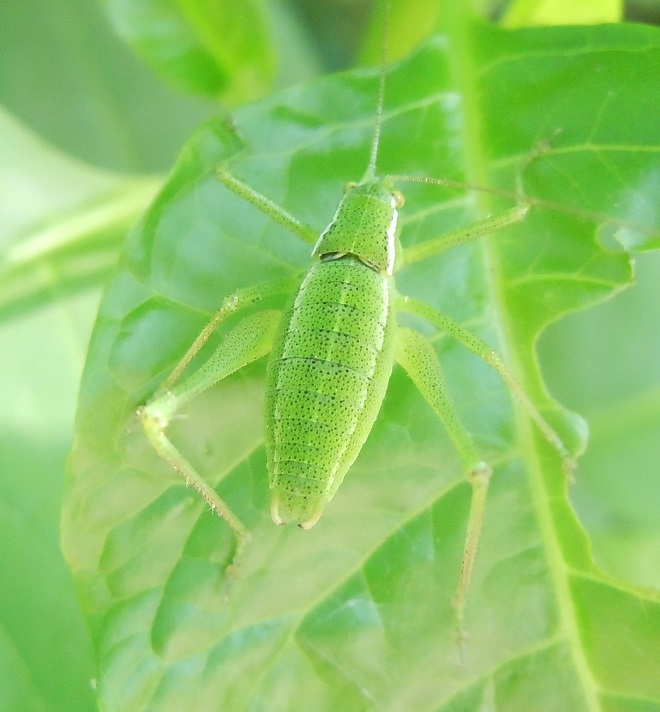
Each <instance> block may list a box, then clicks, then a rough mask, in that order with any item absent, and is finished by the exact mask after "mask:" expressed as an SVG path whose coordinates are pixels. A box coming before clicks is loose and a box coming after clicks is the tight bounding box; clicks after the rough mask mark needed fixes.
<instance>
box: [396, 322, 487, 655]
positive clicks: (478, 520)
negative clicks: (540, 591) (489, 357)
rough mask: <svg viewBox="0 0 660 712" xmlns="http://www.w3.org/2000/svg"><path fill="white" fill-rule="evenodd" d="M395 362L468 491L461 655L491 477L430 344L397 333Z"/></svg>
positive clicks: (457, 600)
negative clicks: (449, 445) (431, 417)
mask: <svg viewBox="0 0 660 712" xmlns="http://www.w3.org/2000/svg"><path fill="white" fill-rule="evenodd" d="M396 359H397V361H398V362H399V363H400V364H401V365H402V366H403V368H404V369H405V370H406V372H407V373H408V375H409V376H410V378H411V379H412V381H413V383H414V384H415V386H416V387H417V388H418V390H419V392H420V393H421V394H422V395H423V396H424V399H425V400H426V402H427V403H428V404H429V405H430V406H431V408H433V410H434V411H435V412H436V414H437V416H438V418H439V419H440V421H441V422H442V424H443V425H444V427H445V429H446V430H447V432H448V434H449V436H450V438H451V439H452V442H453V443H454V445H455V447H456V449H457V451H458V454H459V456H460V458H461V462H462V463H463V467H464V470H465V472H466V476H467V479H468V482H469V483H470V486H471V488H472V498H471V501H470V514H469V517H468V524H467V531H466V535H465V544H464V548H463V563H462V566H461V576H460V579H459V582H458V587H457V589H456V593H455V595H454V599H453V605H454V609H455V611H456V634H457V639H458V642H459V645H460V646H461V657H462V655H463V647H462V645H463V641H464V640H465V633H464V630H463V618H464V613H465V606H466V603H467V595H468V591H469V588H470V581H471V579H472V571H473V569H474V562H475V561H476V558H477V550H478V548H479V537H480V535H481V528H482V524H483V518H484V511H485V506H486V496H487V494H488V485H489V482H490V477H491V468H490V465H488V463H486V462H484V461H483V460H481V459H480V458H479V455H478V453H477V450H476V448H475V446H474V443H473V442H472V438H471V437H470V435H469V433H468V432H467V431H466V430H465V428H464V427H463V426H462V424H461V422H460V420H459V418H458V415H457V414H456V410H455V408H454V405H453V403H452V401H451V398H450V396H449V394H448V393H447V389H446V387H445V379H444V375H443V373H442V368H441V366H440V362H439V361H438V357H437V355H436V353H435V351H434V349H433V347H432V346H431V344H430V343H429V342H428V341H427V340H426V339H425V338H424V337H423V336H422V335H421V334H419V333H418V332H416V331H413V330H412V329H408V328H405V327H400V328H399V329H398V330H397V351H396Z"/></svg>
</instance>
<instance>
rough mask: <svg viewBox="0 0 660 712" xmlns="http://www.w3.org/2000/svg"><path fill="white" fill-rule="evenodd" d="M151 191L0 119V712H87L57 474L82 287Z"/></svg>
mask: <svg viewBox="0 0 660 712" xmlns="http://www.w3.org/2000/svg"><path fill="white" fill-rule="evenodd" d="M154 189H155V185H154V180H152V179H149V180H144V179H143V180H138V179H134V178H121V177H119V176H115V175H111V174H108V173H103V172H101V171H98V170H94V169H92V168H90V167H89V166H86V165H83V164H81V163H78V162H76V161H73V160H72V159H70V158H67V157H65V156H64V155H62V154H60V153H59V152H57V151H55V150H54V149H53V148H52V147H50V146H47V145H46V144H45V143H44V142H43V141H41V140H39V139H37V138H36V137H35V136H33V135H32V134H30V133H29V132H28V131H27V130H26V129H24V128H23V127H21V126H20V125H19V124H18V123H17V122H16V121H15V120H14V119H13V118H11V117H10V116H9V115H7V114H6V113H0V226H1V227H0V373H1V374H2V388H1V389H0V405H1V407H0V463H2V477H1V478H0V508H1V510H2V516H1V520H2V527H1V531H2V536H0V561H2V571H3V575H2V576H1V577H0V620H1V621H2V627H1V628H0V679H2V680H3V683H2V685H1V686H0V687H1V688H2V689H1V690H0V709H2V710H11V712H23V711H24V712H36V711H41V710H44V711H48V712H55V711H61V712H78V711H79V710H80V711H81V712H82V711H87V710H92V709H94V706H95V705H94V699H93V694H92V689H91V679H92V676H93V667H92V663H91V659H92V657H91V650H90V645H89V640H88V634H87V631H86V630H85V627H84V623H83V621H82V617H81V615H80V611H79V608H78V607H77V603H76V599H75V595H74V591H73V586H72V583H71V580H70V574H69V571H68V570H67V568H66V565H65V563H64V560H63V559H62V554H61V552H60V548H59V516H60V506H61V496H62V473H63V471H64V461H65V458H66V454H67V452H68V450H69V449H70V447H71V432H72V423H73V412H74V408H75V398H76V391H77V387H78V380H79V377H80V372H81V370H82V361H83V354H84V352H85V348H86V343H87V339H88V336H89V332H90V330H91V326H92V322H93V317H94V313H95V311H96V309H97V305H98V291H95V289H94V288H95V287H96V290H98V286H97V285H98V283H99V281H100V280H107V276H108V273H109V271H110V270H111V269H112V268H113V267H114V266H115V262H116V257H117V251H118V246H119V244H120V242H121V240H122V238H123V236H124V233H125V231H126V227H127V224H128V223H130V222H133V221H134V220H135V218H136V216H137V214H138V213H139V212H140V211H141V210H142V209H143V208H144V205H145V203H146V202H147V201H148V200H149V199H150V197H151V196H152V195H153V193H154ZM19 316H20V318H17V317H19Z"/></svg>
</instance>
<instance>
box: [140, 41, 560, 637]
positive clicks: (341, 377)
mask: <svg viewBox="0 0 660 712" xmlns="http://www.w3.org/2000/svg"><path fill="white" fill-rule="evenodd" d="M386 37H387V35H386V33H385V40H384V43H383V46H384V47H386V46H387V39H386ZM384 94H385V68H384V62H382V63H381V71H380V80H379V91H378V100H377V106H376V120H375V129H374V133H373V140H372V144H371V152H370V156H368V157H365V159H366V162H367V167H366V170H365V172H364V174H363V176H362V178H361V179H360V180H359V181H358V182H356V183H349V184H348V185H347V186H346V189H345V193H344V195H343V197H342V198H341V200H340V202H339V206H338V207H337V209H336V212H335V215H334V217H333V218H332V220H331V221H330V223H329V225H328V226H327V227H326V229H325V230H323V231H322V232H321V233H320V235H319V233H318V231H317V230H315V229H314V228H312V227H310V226H308V225H306V224H304V223H303V222H301V221H299V220H298V219H297V218H296V217H294V216H293V215H291V214H289V213H288V212H287V211H286V210H285V209H283V208H282V207H280V206H279V205H277V204H276V203H274V202H273V201H271V200H270V199H269V198H267V197H266V196H264V195H262V194H260V193H259V192H257V191H256V190H254V189H253V188H251V187H250V186H248V185H247V184H246V183H244V182H243V181H241V180H240V179H239V178H237V177H236V176H234V175H233V174H232V172H231V169H230V166H229V165H228V164H221V165H218V166H216V167H215V175H216V177H217V179H218V180H219V181H220V182H221V183H222V184H224V186H225V187H226V188H228V189H229V190H231V191H233V192H234V193H235V194H237V195H238V196H240V197H241V198H243V199H245V200H246V201H248V202H249V203H251V204H252V205H253V206H254V207H255V208H256V209H258V210H260V211H262V212H263V213H265V214H266V215H267V216H268V217H269V218H271V219H272V220H274V221H276V222H277V223H279V224H280V225H282V226H284V227H285V228H287V229H288V230H289V231H290V232H292V233H293V234H294V235H296V236H297V237H298V238H300V239H301V240H303V241H304V242H305V243H307V244H308V245H309V247H310V248H311V259H312V264H311V267H310V268H309V271H308V272H307V273H306V274H305V275H304V276H302V277H296V278H295V279H294V280H285V281H283V280H281V279H279V280H275V281H272V282H266V283H262V284H259V285H256V286H253V287H247V288H243V289H240V290H238V291H236V292H235V293H234V294H231V295H229V296H227V297H226V298H225V299H224V301H223V303H222V305H221V306H220V308H219V310H218V311H217V312H216V314H215V315H214V316H213V318H212V319H211V321H210V322H209V323H208V324H207V326H206V327H205V328H204V329H203V331H202V332H201V333H200V334H199V336H198V337H197V339H196V340H195V341H194V343H193V344H192V346H191V347H190V348H189V349H188V351H187V352H186V354H185V355H184V356H183V358H182V359H181V360H180V362H179V363H178V365H177V366H176V367H175V369H174V371H173V372H172V373H171V374H170V376H169V377H168V378H167V379H166V381H165V382H164V383H163V384H162V386H161V387H160V388H159V390H158V391H157V393H156V394H155V395H154V397H153V398H152V399H150V400H149V401H148V402H147V403H146V404H145V405H143V406H141V407H140V408H139V410H138V413H139V417H140V419H141V421H142V424H143V426H144V430H145V432H146V435H147V437H148V439H149V441H150V442H151V444H152V445H153V447H154V448H155V450H156V451H157V452H158V454H159V455H160V456H161V457H162V458H164V459H165V460H166V461H167V462H168V463H169V464H170V465H171V466H172V467H173V468H174V469H175V470H177V471H178V472H179V473H180V474H181V475H182V476H183V477H184V479H185V481H186V483H187V484H188V485H190V486H192V487H194V488H195V489H196V490H197V491H198V492H199V493H200V494H201V496H202V497H203V498H204V499H205V500H206V501H207V503H208V504H209V505H210V507H211V508H212V509H213V511H214V512H215V513H216V514H218V515H219V516H220V517H222V518H223V519H224V520H225V521H226V522H227V524H228V525H229V527H231V529H232V530H233V532H234V534H235V536H236V540H237V546H236V551H235V554H234V557H233V561H232V565H231V567H230V568H231V569H232V570H233V573H234V575H236V571H237V570H238V565H239V561H240V557H241V554H242V553H243V552H244V550H245V547H246V546H247V545H248V543H249V541H250V532H249V531H248V529H247V528H246V527H245V525H244V524H243V523H242V522H241V520H240V519H239V518H238V517H237V516H236V515H235V514H234V513H233V512H232V510H231V509H230V507H229V506H228V505H227V504H226V503H225V502H224V501H223V500H222V499H221V498H220V496H219V495H218V494H217V492H216V491H215V490H214V489H213V488H212V487H210V486H209V485H208V484H207V483H206V482H205V480H204V477H203V476H202V475H201V474H199V473H198V472H197V471H196V470H195V468H194V467H193V466H192V465H191V464H190V463H189V462H188V461H187V460H186V458H185V457H184V455H182V453H181V452H180V451H179V450H178V448H177V447H176V446H175V445H174V444H173V443H172V442H171V440H170V439H169V438H168V437H167V435H166V430H167V427H168V424H169V423H170V422H171V421H172V419H173V418H174V416H175V414H176V413H177V412H178V411H179V410H180V408H181V407H182V406H183V405H184V404H186V403H188V402H189V401H190V400H191V399H193V398H194V397H195V396H197V395H198V394H200V393H202V392H203V391H205V390H207V389H208V388H210V387H211V386H213V385H214V384H216V383H218V382H219V381H221V380H223V379H224V378H226V377H227V376H229V375H230V374H233V373H234V372H236V371H238V370H239V369H241V368H243V367H244V366H246V365H247V364H249V363H251V362H253V361H255V360H257V359H259V358H262V357H265V356H267V357H268V359H269V360H268V366H267V376H266V415H265V443H266V452H267V467H268V473H269V482H270V512H271V516H272V519H273V521H274V522H275V523H277V524H280V525H284V524H287V523H292V524H296V525H298V526H299V527H301V528H302V529H309V528H311V527H312V526H314V525H316V524H317V523H318V522H319V520H320V518H321V516H322V515H323V512H324V510H325V508H326V505H327V504H328V503H329V502H330V501H331V500H332V498H333V497H334V496H335V494H336V493H337V490H338V488H339V486H340V484H341V483H342V480H343V479H344V476H345V475H346V474H347V472H348V471H349V469H350V468H351V466H352V464H353V463H354V461H355V460H356V458H357V456H358V454H359V453H360V450H361V448H362V446H363V445H364V443H365V441H366V440H367V437H368V436H369V433H370V431H371V429H372V426H373V425H374V423H375V421H376V419H377V417H378V414H379V411H380V408H381V404H382V402H383V399H384V397H385V394H386V391H387V387H388V382H389V379H390V375H391V373H392V370H393V367H394V365H395V364H397V363H398V364H399V365H400V366H402V367H403V369H404V370H405V371H406V372H407V373H408V375H409V376H410V378H411V380H412V381H413V382H414V384H415V385H416V387H417V388H418V390H419V392H420V393H421V394H422V396H423V398H424V399H425V400H426V402H427V403H428V405H429V406H430V407H431V408H432V409H433V411H435V413H436V415H437V417H438V418H439V419H440V421H441V422H442V425H443V426H444V428H445V429H446V431H447V433H448V435H449V436H450V438H451V440H452V441H453V444H454V445H455V448H456V450H457V452H458V455H459V457H460V461H461V463H462V467H463V470H464V473H465V476H466V478H467V480H468V481H469V483H470V486H471V488H472V499H471V505H470V514H469V519H468V522H467V533H466V538H465V544H464V550H463V564H462V571H461V574H460V577H459V582H458V587H457V590H456V594H455V596H454V606H455V610H456V628H457V633H458V636H459V638H462V637H463V635H464V633H463V615H464V610H465V606H466V602H467V597H468V589H469V584H470V578H471V575H472V570H473V567H474V564H475V560H476V555H477V549H478V544H479V537H480V532H481V528H482V522H483V517H484V508H485V503H486V495H487V491H488V487H489V481H490V478H491V471H492V470H491V466H490V465H489V464H488V462H487V461H486V460H485V459H484V458H483V457H482V456H481V455H480V453H479V450H478V448H477V447H476V446H475V444H474V443H473V440H472V437H471V435H470V434H469V433H468V432H467V430H466V429H465V428H464V426H463V425H462V424H461V422H460V419H459V417H458V415H457V413H456V410H455V408H454V405H453V403H452V400H451V398H450V396H449V394H448V391H447V388H446V387H445V381H444V377H443V372H442V369H441V366H440V362H439V360H438V357H437V355H436V352H435V350H434V348H433V346H432V344H431V343H430V342H429V341H428V340H427V339H426V338H425V337H424V336H423V335H422V334H421V333H420V332H419V331H416V330H414V329H413V328H411V327H409V326H404V325H401V324H400V322H399V320H398V316H399V315H401V314H403V313H407V314H410V315H413V316H414V317H415V318H418V319H421V320H424V321H426V322H427V323H428V324H429V325H431V326H432V327H434V328H435V329H439V330H442V331H444V332H445V333H447V334H449V335H450V336H451V337H452V338H454V339H456V340H457V341H458V342H460V343H461V344H462V345H463V346H465V347H466V348H467V349H468V350H470V351H472V352H473V353H474V354H476V355H477V356H478V357H480V358H481V359H482V360H484V361H485V362H486V363H487V364H489V365H490V366H492V367H493V368H494V369H496V371H497V372H499V374H500V376H501V377H502V378H503V379H504V381H505V383H506V384H507V386H508V387H509V388H510V390H511V391H512V392H513V394H514V395H515V397H516V398H517V400H518V402H519V403H520V405H521V406H522V407H523V408H524V409H525V410H526V412H527V413H528V415H529V416H530V418H531V419H532V420H533V421H534V422H535V423H536V425H537V426H538V428H539V430H540V432H541V433H542V435H543V436H544V437H545V438H546V439H547V441H548V442H550V443H551V444H552V445H553V446H554V448H555V449H556V451H557V453H558V455H559V457H560V458H561V459H562V460H563V462H564V465H565V467H566V468H570V464H571V459H570V455H569V453H568V451H567V449H566V447H565V446H564V445H563V443H562V441H561V439H560V438H559V436H558V435H557V433H556V432H555V431H554V429H553V428H552V427H551V425H550V424H549V423H548V422H547V421H546V420H545V419H544V418H543V416H542V415H541V413H540V412H539V410H538V409H537V408H536V407H535V405H534V404H533V402H532V400H531V399H530V398H529V397H528V396H527V395H526V394H525V392H524V391H523V389H522V388H521V386H520V385H519V384H518V383H517V381H516V380H515V379H514V377H513V376H512V375H511V373H510V372H509V370H508V369H507V367H506V366H505V365H504V362H503V360H502V358H500V357H499V356H498V355H497V353H496V352H495V351H494V350H493V349H492V348H491V347H490V346H489V345H488V344H486V343H485V342H484V341H482V340H481V339H480V338H478V337H477V336H476V335H473V334H472V333H471V332H470V331H468V330H467V329H466V328H464V327H463V326H462V325H460V324H459V323H458V322H456V321H454V320H453V319H452V318H450V317H449V316H447V315H445V314H444V313H442V312H440V311H439V310H437V309H435V308H434V307H432V306H430V305H428V304H426V303H424V302H422V301H419V300H416V299H412V298H409V297H407V296H404V295H402V294H400V293H399V292H398V290H397V288H396V283H395V280H396V274H397V271H398V270H399V269H400V268H401V267H402V266H403V265H410V264H414V263H416V262H420V261H422V260H424V259H426V258H429V257H432V256H435V255H438V254H440V253H442V252H444V251H445V250H447V249H449V248H451V247H454V246H457V245H461V244H464V243H467V242H469V241H472V240H476V239H479V238H481V237H483V236H486V235H489V234H491V233H494V232H496V231H498V230H500V229H503V228H506V227H508V226H510V225H512V224H514V223H517V222H519V221H522V220H523V219H524V218H525V215H526V213H527V211H528V209H529V202H528V201H527V200H526V198H525V197H524V195H523V194H522V192H520V191H519V192H518V193H516V194H511V195H513V198H514V202H515V205H514V206H513V207H511V208H510V209H509V210H506V211H505V212H503V213H502V214H498V215H494V216H491V217H486V218H484V219H482V220H480V221H477V222H475V223H473V224H471V225H468V226H466V227H462V228H458V229H456V230H453V231H451V232H449V233H446V234H444V235H440V236H431V237H430V238H429V239H428V240H427V241H425V242H423V243H420V244H417V245H416V246H413V247H410V248H409V249H406V248H405V247H403V246H402V242H401V241H400V238H399V231H398V226H397V220H398V211H399V210H400V209H401V208H402V207H403V204H404V198H403V195H402V194H401V193H399V192H398V191H397V189H396V185H397V184H400V183H404V182H407V181H409V182H412V181H418V182H420V181H421V182H426V183H430V184H437V185H440V186H442V185H456V183H454V182H452V181H445V180H442V179H434V178H420V177H416V176H405V175H398V176H392V175H390V176H384V177H379V176H378V172H377V161H378V150H379V138H380V128H381V124H382V117H383V101H384ZM521 168H522V167H521ZM403 244H405V235H404V236H403ZM283 291H289V292H290V294H291V297H290V301H289V305H288V307H287V308H286V309H285V311H284V312H279V311H275V310H270V309H268V310H263V311H256V312H255V311H253V310H251V311H250V312H249V314H248V315H247V316H245V317H244V318H243V319H242V320H241V321H239V323H238V324H237V325H236V326H234V327H233V328H232V329H230V330H229V332H228V333H227V334H226V335H225V336H224V338H223V340H222V342H221V343H220V345H219V346H218V347H217V348H216V350H215V351H214V353H213V354H212V355H211V356H210V357H209V358H208V359H207V360H206V361H205V362H204V363H203V364H202V365H201V366H200V367H199V368H198V369H197V370H195V371H194V372H192V374H191V375H186V376H185V377H182V376H183V374H184V371H187V367H188V366H189V364H190V362H191V361H192V360H193V358H194V357H195V356H196V354H197V353H198V352H199V351H200V349H202V347H203V346H204V344H205V343H206V341H207V340H208V339H209V337H210V336H211V335H212V334H213V333H214V331H215V330H216V328H217V327H219V326H220V325H221V324H222V323H223V321H224V320H225V319H226V318H227V317H229V316H230V315H234V314H237V313H240V312H241V311H242V310H244V309H246V308H248V307H250V308H252V307H254V305H255V304H258V303H260V302H262V301H264V300H266V299H268V298H269V297H271V296H272V295H274V294H279V293H281V292H283Z"/></svg>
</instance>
